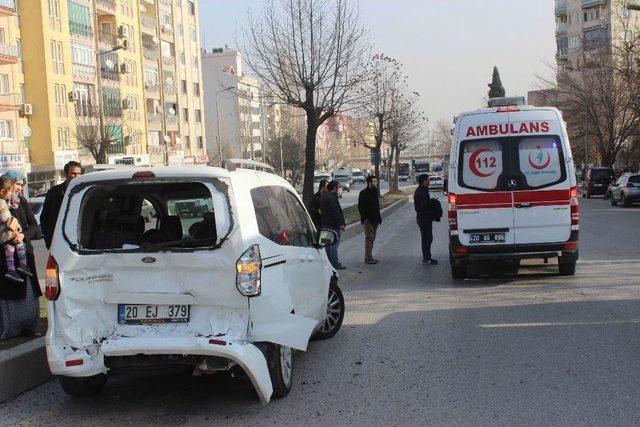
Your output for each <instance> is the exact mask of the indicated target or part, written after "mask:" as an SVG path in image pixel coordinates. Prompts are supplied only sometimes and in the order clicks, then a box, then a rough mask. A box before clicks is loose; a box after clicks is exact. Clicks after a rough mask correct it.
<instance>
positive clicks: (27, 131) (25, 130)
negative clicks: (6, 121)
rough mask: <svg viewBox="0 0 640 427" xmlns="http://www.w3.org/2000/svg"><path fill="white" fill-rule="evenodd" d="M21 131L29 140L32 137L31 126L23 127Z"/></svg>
mask: <svg viewBox="0 0 640 427" xmlns="http://www.w3.org/2000/svg"><path fill="white" fill-rule="evenodd" d="M20 131H21V132H22V136H24V137H27V138H29V137H30V136H31V128H30V127H29V126H23V127H22V128H21V129H20Z"/></svg>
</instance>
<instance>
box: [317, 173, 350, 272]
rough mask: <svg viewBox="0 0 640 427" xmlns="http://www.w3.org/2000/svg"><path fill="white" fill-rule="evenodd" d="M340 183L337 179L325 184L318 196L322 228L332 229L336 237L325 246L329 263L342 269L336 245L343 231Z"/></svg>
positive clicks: (337, 268)
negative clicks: (331, 243) (339, 192)
mask: <svg viewBox="0 0 640 427" xmlns="http://www.w3.org/2000/svg"><path fill="white" fill-rule="evenodd" d="M339 186H340V183H338V181H331V182H330V183H329V184H328V185H327V191H325V192H324V193H323V194H322V195H321V196H320V213H321V214H322V215H321V221H320V222H321V223H322V228H326V229H329V230H333V231H334V232H335V233H336V235H337V236H338V238H337V239H336V242H335V243H334V244H333V245H331V246H327V256H328V257H329V261H331V265H333V268H335V269H336V270H344V268H345V267H344V266H343V265H342V264H340V261H339V260H338V245H339V244H340V235H341V234H342V231H344V225H345V224H344V214H343V213H342V207H340V201H339V200H338V187H339Z"/></svg>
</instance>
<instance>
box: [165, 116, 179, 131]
mask: <svg viewBox="0 0 640 427" xmlns="http://www.w3.org/2000/svg"><path fill="white" fill-rule="evenodd" d="M165 117H166V123H167V130H178V127H179V124H180V119H179V117H178V116H177V115H175V114H167V115H166V116H165Z"/></svg>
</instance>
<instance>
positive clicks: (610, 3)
mask: <svg viewBox="0 0 640 427" xmlns="http://www.w3.org/2000/svg"><path fill="white" fill-rule="evenodd" d="M626 3H627V2H625V1H623V0H555V17H556V18H555V19H556V45H557V50H556V61H557V66H558V69H559V70H569V71H571V70H576V69H579V68H581V67H583V66H585V65H586V66H588V65H589V63H590V62H592V61H593V60H594V59H595V58H596V56H597V55H600V54H602V53H611V52H612V46H613V44H615V43H617V42H619V41H621V40H623V38H624V35H623V33H624V31H623V28H622V25H621V22H620V20H621V19H629V23H630V25H632V26H634V27H637V26H638V16H637V14H633V15H629V11H628V10H627V9H626V8H625V6H626Z"/></svg>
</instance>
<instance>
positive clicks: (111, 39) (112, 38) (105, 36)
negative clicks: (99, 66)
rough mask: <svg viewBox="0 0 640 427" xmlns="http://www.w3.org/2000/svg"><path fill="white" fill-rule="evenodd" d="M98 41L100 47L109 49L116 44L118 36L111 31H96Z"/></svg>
mask: <svg viewBox="0 0 640 427" xmlns="http://www.w3.org/2000/svg"><path fill="white" fill-rule="evenodd" d="M98 41H99V43H100V46H101V47H103V48H106V49H107V50H111V49H113V47H114V46H116V45H117V44H118V37H117V36H116V35H115V34H112V33H107V32H105V31H98Z"/></svg>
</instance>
